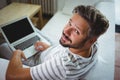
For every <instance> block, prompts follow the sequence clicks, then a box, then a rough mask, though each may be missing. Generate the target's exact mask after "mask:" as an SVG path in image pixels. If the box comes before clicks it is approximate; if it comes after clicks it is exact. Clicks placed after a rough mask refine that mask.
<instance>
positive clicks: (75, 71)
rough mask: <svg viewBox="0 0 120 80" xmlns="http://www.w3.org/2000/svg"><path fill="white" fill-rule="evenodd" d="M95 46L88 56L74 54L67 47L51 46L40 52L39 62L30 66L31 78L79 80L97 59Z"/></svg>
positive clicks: (37, 79) (38, 79)
mask: <svg viewBox="0 0 120 80" xmlns="http://www.w3.org/2000/svg"><path fill="white" fill-rule="evenodd" d="M96 55H97V46H96V44H94V45H93V46H92V53H91V56H90V57H89V58H84V57H82V56H80V55H77V54H74V53H72V52H70V51H69V49H68V48H64V47H62V46H60V45H59V46H53V47H50V48H48V49H47V50H46V51H44V52H43V53H42V54H41V64H39V65H37V66H34V67H31V68H30V73H31V76H32V79H33V80H79V79H81V78H82V77H83V76H84V75H85V74H86V73H87V72H88V71H89V70H90V69H91V68H92V67H93V66H94V64H95V63H96V61H97V56H96Z"/></svg>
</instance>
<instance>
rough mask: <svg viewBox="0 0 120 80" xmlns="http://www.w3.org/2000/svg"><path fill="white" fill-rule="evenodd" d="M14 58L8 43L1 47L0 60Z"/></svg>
mask: <svg viewBox="0 0 120 80" xmlns="http://www.w3.org/2000/svg"><path fill="white" fill-rule="evenodd" d="M11 57H12V50H11V49H10V47H9V46H8V44H7V43H2V44H1V45H0V58H4V59H10V58H11Z"/></svg>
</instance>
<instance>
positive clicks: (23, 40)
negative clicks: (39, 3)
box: [0, 17, 40, 58]
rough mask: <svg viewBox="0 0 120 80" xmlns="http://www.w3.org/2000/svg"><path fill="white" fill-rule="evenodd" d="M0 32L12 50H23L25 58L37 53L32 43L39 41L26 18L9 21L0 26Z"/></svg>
mask: <svg viewBox="0 0 120 80" xmlns="http://www.w3.org/2000/svg"><path fill="white" fill-rule="evenodd" d="M0 29H1V32H2V34H3V36H4V38H5V40H6V41H7V43H8V44H9V46H10V48H11V49H12V50H16V49H21V50H23V52H24V54H25V56H26V58H29V57H31V56H32V55H34V54H35V53H36V52H37V51H36V50H35V48H34V43H35V42H36V41H38V40H40V37H39V36H38V35H37V33H36V31H35V28H34V26H33V24H32V22H31V20H30V19H29V18H28V17H22V18H20V19H17V20H14V21H11V22H9V23H7V24H5V25H2V26H0Z"/></svg>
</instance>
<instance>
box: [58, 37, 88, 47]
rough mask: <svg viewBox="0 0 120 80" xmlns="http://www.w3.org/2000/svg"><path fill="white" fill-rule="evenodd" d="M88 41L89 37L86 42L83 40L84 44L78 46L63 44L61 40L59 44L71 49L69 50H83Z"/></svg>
mask: <svg viewBox="0 0 120 80" xmlns="http://www.w3.org/2000/svg"><path fill="white" fill-rule="evenodd" d="M87 40H88V37H87V38H85V39H84V40H82V42H81V43H80V44H78V45H68V44H63V43H62V42H61V40H59V42H60V44H61V45H62V46H63V47H69V48H74V49H82V48H83V47H84V45H85V43H86V42H87Z"/></svg>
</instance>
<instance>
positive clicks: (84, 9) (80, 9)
mask: <svg viewBox="0 0 120 80" xmlns="http://www.w3.org/2000/svg"><path fill="white" fill-rule="evenodd" d="M73 13H77V14H79V15H80V16H82V17H83V18H84V19H85V20H87V22H88V24H89V26H90V29H89V32H88V33H89V34H88V37H93V36H96V37H99V36H100V35H101V34H103V33H105V32H106V30H107V29H108V27H109V21H108V20H107V18H106V17H105V16H104V15H103V14H102V13H101V12H100V11H99V10H98V9H96V8H95V7H93V6H90V5H88V6H84V5H80V6H77V7H75V8H74V10H73Z"/></svg>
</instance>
